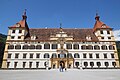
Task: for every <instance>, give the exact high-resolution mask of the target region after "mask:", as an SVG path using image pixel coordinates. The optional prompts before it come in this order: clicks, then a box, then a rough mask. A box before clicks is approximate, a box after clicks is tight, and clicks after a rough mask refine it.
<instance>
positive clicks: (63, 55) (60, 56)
mask: <svg viewBox="0 0 120 80" xmlns="http://www.w3.org/2000/svg"><path fill="white" fill-rule="evenodd" d="M58 58H66V54H64V53H61V54H58Z"/></svg>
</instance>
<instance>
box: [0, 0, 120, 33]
mask: <svg viewBox="0 0 120 80" xmlns="http://www.w3.org/2000/svg"><path fill="white" fill-rule="evenodd" d="M24 9H27V16H28V18H27V22H28V25H29V27H30V28H45V27H48V28H59V24H60V23H62V27H63V28H93V26H94V23H95V19H94V18H95V14H96V10H97V11H98V13H99V15H100V20H101V21H103V22H104V23H105V24H107V25H108V26H110V27H112V28H114V30H118V29H120V0H0V33H3V34H7V32H8V26H11V25H14V24H16V23H17V22H18V21H20V20H21V19H22V17H21V16H22V14H23V11H24Z"/></svg>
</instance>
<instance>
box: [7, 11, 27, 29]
mask: <svg viewBox="0 0 120 80" xmlns="http://www.w3.org/2000/svg"><path fill="white" fill-rule="evenodd" d="M26 19H27V16H26V10H25V11H24V13H23V15H22V20H20V21H19V22H17V23H16V24H15V25H13V26H10V27H9V28H26V29H27V30H28V29H29V27H28V24H27V21H26Z"/></svg>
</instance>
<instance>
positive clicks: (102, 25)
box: [93, 13, 112, 31]
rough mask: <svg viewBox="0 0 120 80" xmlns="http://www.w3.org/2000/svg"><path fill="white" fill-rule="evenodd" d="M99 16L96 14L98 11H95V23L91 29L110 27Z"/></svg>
mask: <svg viewBox="0 0 120 80" xmlns="http://www.w3.org/2000/svg"><path fill="white" fill-rule="evenodd" d="M99 18H100V16H99V15H98V13H96V17H95V20H96V22H95V25H94V28H93V31H96V30H97V29H112V28H110V27H109V26H107V25H106V24H104V23H103V22H102V21H100V19H99Z"/></svg>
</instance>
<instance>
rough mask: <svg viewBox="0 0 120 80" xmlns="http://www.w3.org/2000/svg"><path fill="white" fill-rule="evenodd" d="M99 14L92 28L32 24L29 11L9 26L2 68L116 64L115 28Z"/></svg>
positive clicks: (76, 66) (85, 66)
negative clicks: (28, 18) (37, 26)
mask: <svg viewBox="0 0 120 80" xmlns="http://www.w3.org/2000/svg"><path fill="white" fill-rule="evenodd" d="M99 18H100V17H99V16H98V14H96V17H95V20H96V21H95V25H94V27H93V28H88V29H76V28H74V29H73V28H70V29H63V28H61V27H60V28H38V29H37V28H36V29H33V28H29V27H28V24H27V20H26V19H27V16H26V12H24V14H23V15H22V20H20V21H19V22H18V23H16V24H15V25H13V26H10V27H9V30H8V35H7V41H6V47H5V51H4V57H3V63H2V68H22V69H24V68H46V67H49V68H59V67H60V64H62V66H63V67H66V68H80V67H81V68H114V67H119V59H118V54H117V49H116V43H115V39H114V35H113V32H112V28H110V27H109V26H107V25H106V24H104V23H103V22H102V21H100V20H99Z"/></svg>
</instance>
